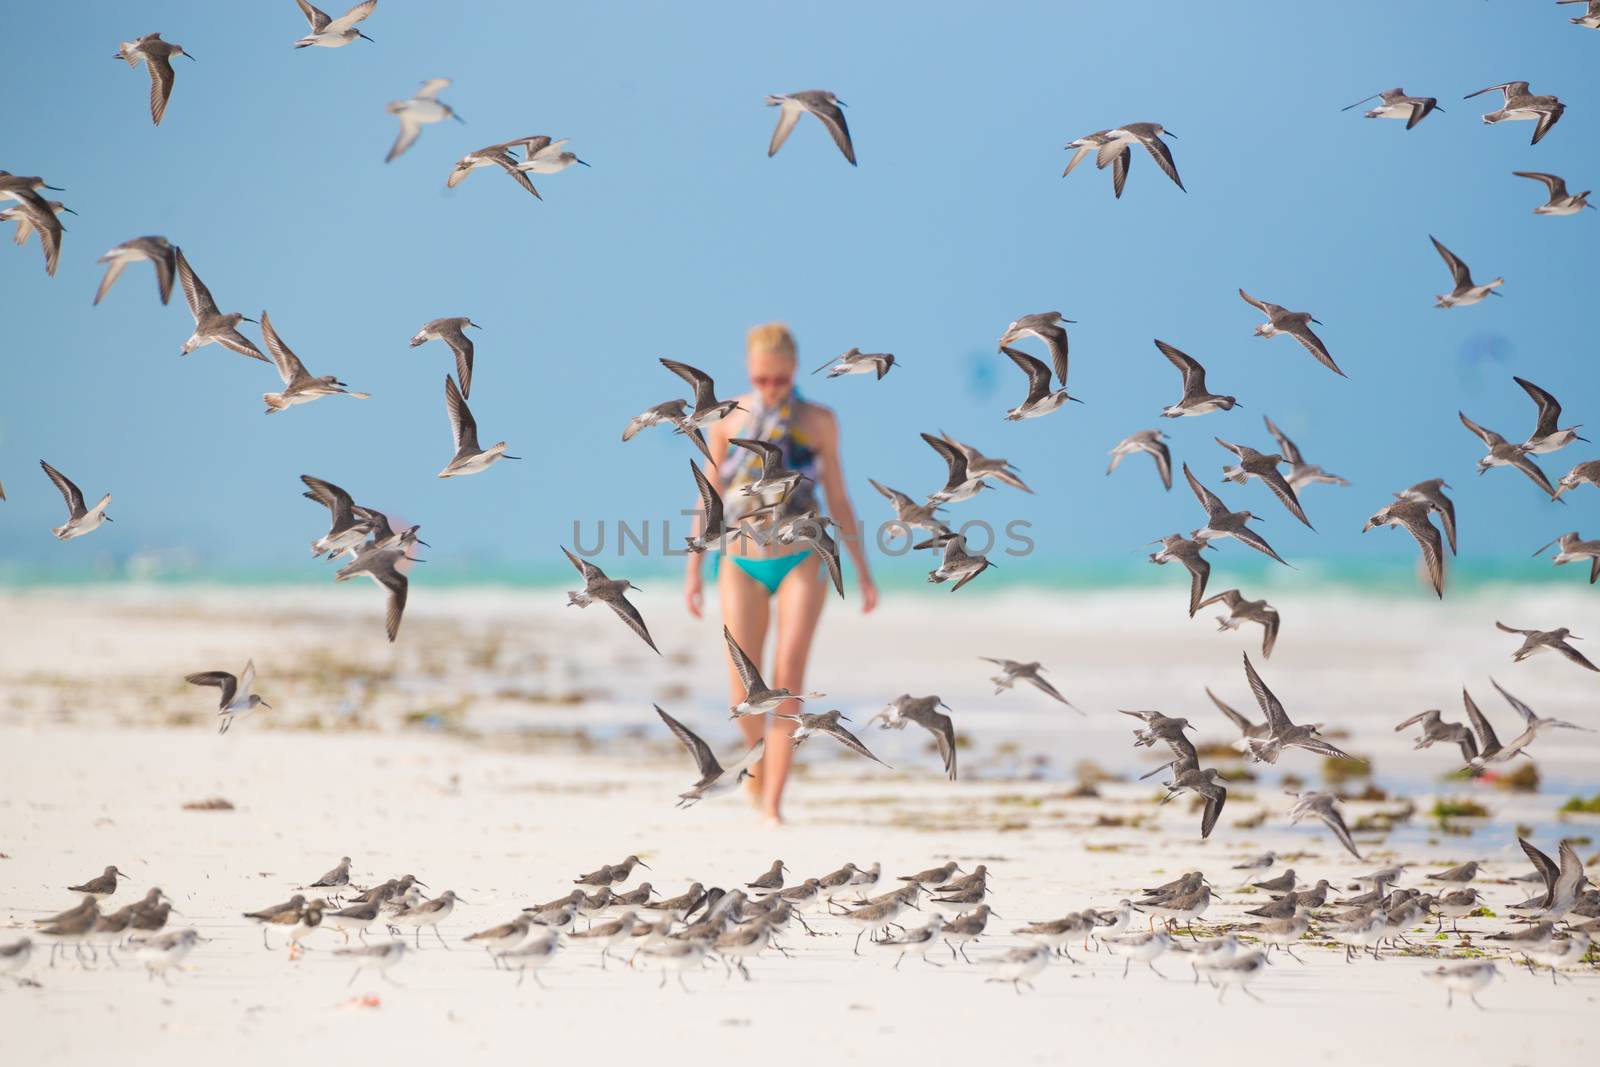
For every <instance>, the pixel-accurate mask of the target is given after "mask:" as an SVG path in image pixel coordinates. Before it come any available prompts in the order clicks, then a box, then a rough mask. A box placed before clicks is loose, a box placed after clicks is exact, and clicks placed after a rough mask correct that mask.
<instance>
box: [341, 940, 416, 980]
mask: <svg viewBox="0 0 1600 1067" xmlns="http://www.w3.org/2000/svg"><path fill="white" fill-rule="evenodd" d="M333 954H334V955H335V956H346V957H349V958H350V959H353V960H354V961H355V963H356V969H355V971H354V972H353V973H352V974H351V975H350V981H348V982H346V983H345V985H346V986H352V985H355V983H356V979H357V978H359V977H361V972H362V971H364V970H366V969H367V968H368V967H371V968H372V969H373V970H375V971H377V972H378V977H380V978H382V979H383V980H384V981H385V982H388V983H389V984H390V985H399V984H400V983H399V982H396V981H395V980H394V979H393V978H390V977H389V968H391V967H393V966H394V965H395V964H397V963H399V962H400V961H401V960H402V959H404V958H405V955H406V943H405V942H404V941H384V942H381V943H379V944H376V945H362V946H361V947H360V948H336V949H334V950H333Z"/></svg>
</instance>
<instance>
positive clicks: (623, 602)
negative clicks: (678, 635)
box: [561, 545, 661, 655]
mask: <svg viewBox="0 0 1600 1067" xmlns="http://www.w3.org/2000/svg"><path fill="white" fill-rule="evenodd" d="M561 551H562V553H564V554H565V555H566V557H567V559H568V560H569V561H570V562H571V563H572V565H573V567H575V568H577V571H578V573H579V574H580V575H582V576H583V588H582V589H581V590H579V591H578V592H570V591H569V592H568V593H567V606H568V607H579V608H586V607H588V606H589V605H590V604H593V603H594V602H595V601H597V600H598V601H600V602H601V603H602V604H604V605H605V606H606V607H608V608H610V609H611V610H612V611H614V612H616V613H617V618H619V619H621V620H622V621H623V622H625V623H627V624H628V629H630V630H632V631H633V632H634V633H636V634H638V635H639V637H640V638H641V639H642V640H643V641H644V643H645V644H647V645H649V646H650V651H652V652H654V653H656V654H657V655H660V654H661V650H660V649H659V648H657V647H656V643H655V642H654V641H652V640H651V639H650V631H649V630H648V629H647V628H646V627H645V624H644V616H642V615H640V614H639V609H638V608H636V607H634V606H633V604H631V603H630V602H629V601H628V597H627V593H628V590H630V589H638V588H639V587H638V586H636V585H634V584H633V583H632V582H630V581H628V580H627V579H626V578H607V577H606V572H605V571H603V570H601V569H600V568H599V567H596V566H595V565H594V564H593V563H590V562H589V561H588V560H586V559H579V558H578V557H577V556H574V555H573V554H572V553H571V552H568V551H567V546H565V545H562V546H561Z"/></svg>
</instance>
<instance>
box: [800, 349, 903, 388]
mask: <svg viewBox="0 0 1600 1067" xmlns="http://www.w3.org/2000/svg"><path fill="white" fill-rule="evenodd" d="M892 366H894V355H893V354H892V353H889V352H863V351H861V349H859V348H852V349H850V351H848V352H846V353H845V354H844V355H842V356H834V357H833V358H832V359H830V360H828V362H826V363H824V364H823V365H822V366H820V367H818V368H817V369H816V370H814V371H812V372H811V373H812V374H821V373H822V372H823V371H827V372H828V377H830V378H838V377H841V376H843V375H846V374H876V375H877V376H878V379H879V380H880V381H881V380H882V379H883V376H884V375H885V374H888V373H889V368H890V367H892Z"/></svg>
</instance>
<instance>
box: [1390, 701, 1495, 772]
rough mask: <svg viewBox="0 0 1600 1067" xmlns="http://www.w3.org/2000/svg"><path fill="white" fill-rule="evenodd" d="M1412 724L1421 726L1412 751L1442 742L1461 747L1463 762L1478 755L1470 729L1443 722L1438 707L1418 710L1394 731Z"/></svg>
mask: <svg viewBox="0 0 1600 1067" xmlns="http://www.w3.org/2000/svg"><path fill="white" fill-rule="evenodd" d="M1462 694H1463V695H1465V694H1466V690H1462ZM1469 699H1470V698H1469ZM1413 726H1421V727H1422V736H1421V737H1419V738H1418V739H1417V743H1416V744H1415V745H1414V746H1413V751H1416V750H1419V749H1424V748H1431V747H1432V746H1433V745H1436V744H1440V743H1444V744H1451V745H1456V746H1458V747H1459V748H1460V749H1461V761H1462V762H1463V763H1470V762H1471V761H1472V760H1473V759H1475V758H1476V757H1477V755H1478V742H1477V739H1476V738H1475V737H1473V734H1472V730H1471V729H1470V728H1469V727H1467V726H1464V725H1462V724H1461V723H1459V722H1445V721H1444V715H1443V713H1441V712H1440V711H1439V709H1438V708H1429V709H1428V710H1427V711H1423V712H1418V713H1417V714H1416V715H1413V716H1411V717H1410V718H1409V719H1406V720H1405V721H1404V722H1401V723H1400V724H1398V725H1397V726H1395V728H1394V730H1395V733H1399V732H1400V731H1401V730H1406V729H1410V728H1411V727H1413Z"/></svg>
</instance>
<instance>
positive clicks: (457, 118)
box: [450, 111, 467, 126]
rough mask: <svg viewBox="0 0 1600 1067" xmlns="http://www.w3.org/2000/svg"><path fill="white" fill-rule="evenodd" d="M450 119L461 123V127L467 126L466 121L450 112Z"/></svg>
mask: <svg viewBox="0 0 1600 1067" xmlns="http://www.w3.org/2000/svg"><path fill="white" fill-rule="evenodd" d="M450 117H451V118H453V119H455V120H456V121H457V122H459V123H461V125H463V126H465V125H466V124H467V120H466V119H464V118H462V117H461V116H460V115H457V114H456V113H455V112H454V111H452V112H450Z"/></svg>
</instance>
